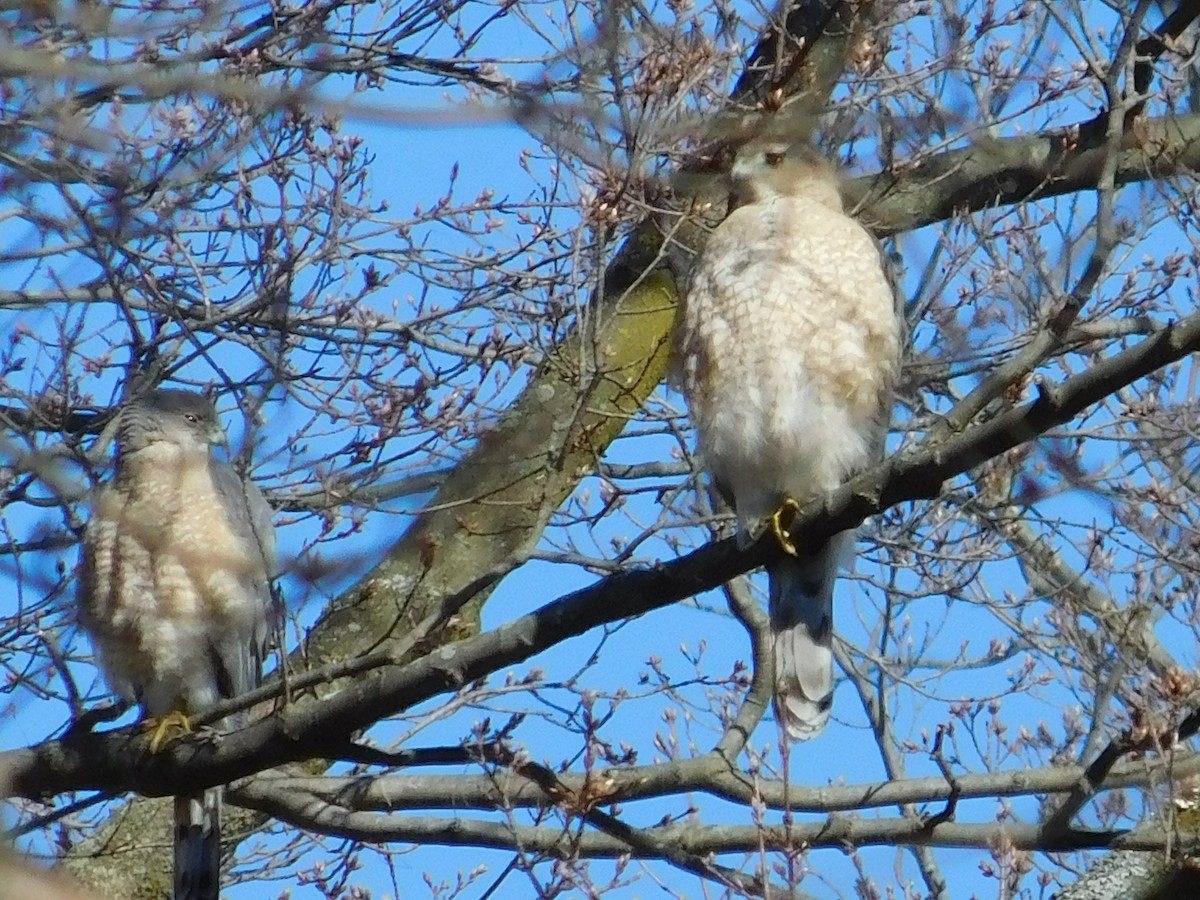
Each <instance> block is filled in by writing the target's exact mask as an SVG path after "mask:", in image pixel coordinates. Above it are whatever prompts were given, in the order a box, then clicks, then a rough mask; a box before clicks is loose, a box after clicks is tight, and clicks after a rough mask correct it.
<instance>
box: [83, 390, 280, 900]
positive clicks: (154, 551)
mask: <svg viewBox="0 0 1200 900" xmlns="http://www.w3.org/2000/svg"><path fill="white" fill-rule="evenodd" d="M224 437H225V436H224V433H223V432H222V430H221V427H220V424H219V423H218V421H217V417H216V410H215V409H214V408H213V405H212V403H211V402H209V400H208V399H206V398H205V397H203V396H201V395H199V394H193V393H188V392H185V391H174V390H158V391H154V392H153V393H151V394H149V395H148V396H146V397H145V398H143V399H141V400H138V401H135V402H133V403H131V404H130V405H128V406H126V407H125V408H124V409H122V410H121V412H120V413H119V418H118V421H117V428H116V441H117V458H116V469H115V472H114V474H113V477H112V480H111V481H109V482H108V483H107V484H105V485H104V486H102V487H101V488H100V489H99V490H98V491H97V493H96V495H95V497H94V499H93V503H92V517H91V520H90V521H89V523H88V526H87V530H86V532H85V535H84V541H83V555H82V560H81V570H80V573H81V575H80V589H79V603H80V618H81V621H82V623H83V624H84V626H85V627H86V629H87V630H88V631H89V632H90V634H91V636H92V640H93V643H94V644H95V648H96V654H97V658H98V661H99V662H100V665H101V667H102V669H103V671H104V673H105V677H106V678H107V680H108V682H109V684H110V686H111V687H112V689H113V690H114V691H115V692H116V693H117V694H119V695H120V696H121V697H123V698H124V699H125V700H127V701H129V702H132V703H138V704H140V705H141V707H142V710H143V712H144V714H145V715H146V716H147V717H153V718H161V717H163V716H166V715H167V714H169V713H179V712H182V713H185V714H186V713H191V712H196V711H199V710H201V709H204V708H205V707H208V706H211V705H212V704H214V703H216V702H217V701H218V700H220V699H223V698H229V697H234V696H237V695H239V694H242V693H245V692H246V691H249V690H251V689H253V688H254V687H256V686H257V685H258V684H259V682H260V680H261V677H262V664H263V656H264V653H265V652H266V645H267V640H268V636H269V635H268V632H269V628H270V624H271V618H272V600H271V587H270V578H271V573H272V570H273V569H274V565H275V533H274V529H273V527H272V525H271V510H270V507H269V506H268V505H267V502H266V500H265V499H264V498H263V496H262V494H261V493H260V492H259V490H258V488H256V487H255V486H254V485H253V484H252V483H250V482H248V481H243V480H242V479H241V478H240V477H239V476H238V474H237V472H236V471H235V470H234V469H233V468H232V467H231V466H230V465H229V464H227V463H225V462H222V461H220V460H218V459H216V458H215V457H214V456H213V455H212V452H211V449H212V446H213V445H214V444H219V443H222V442H223V441H224ZM176 831H177V834H176V884H177V887H176V897H177V898H180V897H188V898H215V897H217V895H218V892H219V867H220V792H219V790H218V791H208V792H205V795H204V796H203V797H179V798H176Z"/></svg>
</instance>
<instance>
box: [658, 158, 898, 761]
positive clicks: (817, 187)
mask: <svg viewBox="0 0 1200 900" xmlns="http://www.w3.org/2000/svg"><path fill="white" fill-rule="evenodd" d="M730 179H731V182H732V203H731V205H732V206H733V207H734V208H733V211H732V212H731V213H730V214H729V215H728V217H727V218H726V219H725V221H724V222H722V223H721V225H720V226H718V227H717V228H716V230H715V231H714V232H713V233H712V235H711V236H710V237H709V239H708V242H707V244H706V245H705V247H704V250H703V252H702V253H701V254H700V256H699V258H698V259H697V260H696V263H695V265H694V266H693V268H692V272H691V274H690V281H689V285H688V287H687V289H686V291H685V292H684V297H683V303H682V306H683V308H682V311H681V314H680V321H679V327H678V330H677V334H676V348H675V350H676V375H675V379H676V382H677V383H678V384H679V385H680V387H681V388H682V389H683V391H684V393H685V395H686V397H687V400H688V406H689V409H690V412H691V416H692V420H693V423H694V424H695V427H696V431H697V441H698V449H699V452H700V458H701V461H702V463H703V464H704V465H705V466H706V468H707V469H708V471H709V473H710V474H711V476H712V478H713V481H714V483H715V485H716V486H717V488H718V489H719V490H720V491H721V492H722V493H723V494H724V495H725V496H726V497H727V498H728V499H729V501H730V502H731V504H732V505H733V507H734V509H735V511H736V512H737V517H738V522H739V529H740V533H741V534H742V535H743V536H744V537H749V538H754V537H757V536H758V535H760V534H761V533H762V526H763V523H764V520H767V519H768V517H770V521H771V522H772V523H773V525H774V530H775V533H776V535H777V536H778V537H779V539H780V542H781V544H782V545H783V548H784V550H785V551H787V553H786V554H785V556H784V557H782V558H781V559H780V560H779V561H778V562H775V563H772V564H771V565H769V566H768V567H767V575H768V581H769V587H768V596H769V604H770V606H769V613H770V622H771V631H772V636H773V643H774V657H775V675H776V685H775V713H776V717H777V719H778V720H779V721H780V722H781V723H782V724H783V725H784V726H785V727H786V729H787V732H788V734H789V735H790V736H791V737H792V738H793V739H797V740H804V739H807V738H811V737H813V736H814V735H816V734H818V733H819V732H820V731H821V730H822V729H823V728H824V727H825V724H826V723H827V722H828V720H829V714H830V709H831V705H832V702H833V687H834V684H833V652H832V645H831V638H832V630H833V585H834V580H835V578H836V576H837V571H838V568H839V567H840V566H841V565H842V564H844V563H845V562H847V561H848V559H849V557H850V555H851V553H852V551H853V541H854V535H853V533H852V532H845V533H843V534H840V535H837V536H835V537H834V538H833V539H832V540H830V541H829V542H827V543H825V544H824V545H823V546H818V547H800V548H797V547H795V546H793V545H792V544H791V542H790V540H789V539H788V538H787V536H786V533H785V528H784V523H783V517H784V516H786V515H787V513H788V510H789V508H790V509H793V510H794V509H795V508H796V507H797V506H798V504H799V503H803V502H805V501H808V500H811V499H813V498H814V497H817V496H820V495H821V494H823V493H825V492H827V491H831V490H833V489H835V488H837V487H838V485H840V484H841V483H842V482H843V481H844V480H846V479H847V478H848V477H849V476H851V475H853V474H854V473H856V472H857V471H859V470H861V469H863V468H865V467H867V466H868V465H870V463H871V462H872V461H873V458H874V456H875V454H876V453H877V452H878V451H879V450H880V449H881V444H882V441H883V437H884V435H885V432H886V426H887V419H888V412H889V407H890V401H891V393H892V387H893V383H894V381H895V378H896V374H897V369H898V367H899V357H900V324H899V319H898V316H897V313H896V307H895V295H894V291H893V288H892V285H891V282H890V280H889V278H888V276H887V274H886V272H885V269H884V264H883V258H882V256H881V253H880V250H879V248H878V246H877V245H876V243H875V241H874V240H873V238H872V237H871V235H870V234H868V233H867V231H866V229H864V228H863V227H862V226H861V225H860V224H859V223H858V222H856V221H855V220H854V219H852V218H851V217H850V216H848V215H847V214H846V212H845V211H844V209H843V205H842V198H841V195H840V194H839V190H838V178H837V175H836V173H835V172H834V171H833V169H832V168H831V167H830V166H829V165H828V164H826V163H825V162H824V161H823V160H821V159H819V158H818V157H816V155H815V154H814V153H813V152H812V151H811V150H809V149H808V148H805V147H800V146H791V145H787V144H779V143H768V142H755V143H753V144H750V145H747V146H746V147H745V148H744V149H743V150H742V151H741V152H740V153H739V154H738V157H737V159H736V160H735V162H734V165H733V167H732V170H731V172H730Z"/></svg>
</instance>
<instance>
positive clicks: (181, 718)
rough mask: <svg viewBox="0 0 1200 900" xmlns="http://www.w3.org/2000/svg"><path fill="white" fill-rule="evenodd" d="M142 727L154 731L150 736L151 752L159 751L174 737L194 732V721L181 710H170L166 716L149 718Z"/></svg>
mask: <svg viewBox="0 0 1200 900" xmlns="http://www.w3.org/2000/svg"><path fill="white" fill-rule="evenodd" d="M142 727H143V728H145V729H146V730H147V731H150V730H153V731H154V736H153V737H151V738H150V752H151V753H157V752H158V751H159V750H161V749H162V748H163V747H165V746H166V745H167V744H168V743H169V742H170V741H171V740H173V739H174V738H177V737H181V736H182V735H185V734H191V733H192V723H191V722H189V721H188V717H187V716H185V715H184V714H183V713H181V712H180V711H179V710H174V711H172V712H169V713H167V714H166V715H165V716H161V717H157V718H155V717H150V718H147V719H145V720H144V721H143V722H142Z"/></svg>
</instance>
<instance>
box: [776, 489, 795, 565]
mask: <svg viewBox="0 0 1200 900" xmlns="http://www.w3.org/2000/svg"><path fill="white" fill-rule="evenodd" d="M799 511H800V504H799V503H797V502H796V501H795V500H793V499H792V498H791V497H784V498H783V500H782V501H781V502H780V504H779V506H777V507H776V508H775V512H773V513H771V517H770V519H769V520H768V521H769V522H770V525H771V534H773V535H775V540H777V541H779V546H780V547H781V548H782V549H783V552H784V553H786V554H787V555H788V556H796V555H797V552H796V545H795V544H793V543H792V537H791V535H790V534H788V527H789V526H790V525H791V524H792V519H794V518H795V517H796V513H797V512H799Z"/></svg>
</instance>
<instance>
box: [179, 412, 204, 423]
mask: <svg viewBox="0 0 1200 900" xmlns="http://www.w3.org/2000/svg"><path fill="white" fill-rule="evenodd" d="M183 417H184V418H185V419H186V420H187V421H189V422H191V423H192V424H193V425H195V424H196V423H197V422H199V421H200V417H199V416H198V415H196V414H195V413H184V414H183Z"/></svg>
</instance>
